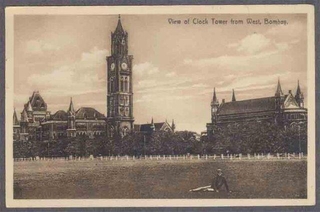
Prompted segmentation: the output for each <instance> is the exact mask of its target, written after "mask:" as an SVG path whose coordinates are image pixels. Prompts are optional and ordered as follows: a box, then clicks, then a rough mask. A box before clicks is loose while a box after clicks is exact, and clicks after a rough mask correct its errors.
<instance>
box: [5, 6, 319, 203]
mask: <svg viewBox="0 0 320 212" xmlns="http://www.w3.org/2000/svg"><path fill="white" fill-rule="evenodd" d="M230 13H231V14H267V13H268V14H276V13H278V14H291V13H300V14H301V13H306V14H308V22H307V24H308V27H307V29H308V77H307V78H308V181H307V185H308V192H307V196H308V198H307V199H214V201H213V199H174V200H173V199H172V200H171V199H81V200H80V199H77V200H71V199H54V200H51V199H50V200H16V199H13V145H12V142H13V139H12V138H13V132H12V126H13V123H12V122H13V120H12V114H13V74H14V73H13V70H14V69H13V49H14V48H13V47H14V42H13V35H14V15H17V14H19V15H22V14H23V15H28V14H29V15H36V14H38V15H92V14H94V15H114V14H140V15H142V14H145V15H146V14H230ZM5 18H6V27H5V28H6V32H5V35H6V73H5V76H6V79H5V87H6V101H5V102H6V143H5V146H6V154H5V155H6V157H5V158H6V206H7V207H16V208H21V207H34V208H35V207H217V206H287V205H291V206H293V205H294V206H302V205H314V204H315V192H316V189H315V182H316V178H315V41H314V39H315V29H314V27H315V24H314V6H313V5H259V6H257V5H250V6H249V5H247V6H244V5H240V6H230V5H229V6H99V7H98V6H94V7H88V6H87V7H7V8H6V10H5Z"/></svg>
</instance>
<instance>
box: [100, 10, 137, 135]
mask: <svg viewBox="0 0 320 212" xmlns="http://www.w3.org/2000/svg"><path fill="white" fill-rule="evenodd" d="M106 59H107V133H108V136H109V137H113V136H115V135H120V136H125V135H126V134H127V133H128V132H129V131H131V130H133V122H134V117H133V88H132V59H133V56H132V55H128V33H127V32H126V31H124V29H123V27H122V24H121V20H120V15H119V20H118V25H117V28H116V30H115V31H114V32H113V33H112V32H111V56H108V57H107V58H106Z"/></svg>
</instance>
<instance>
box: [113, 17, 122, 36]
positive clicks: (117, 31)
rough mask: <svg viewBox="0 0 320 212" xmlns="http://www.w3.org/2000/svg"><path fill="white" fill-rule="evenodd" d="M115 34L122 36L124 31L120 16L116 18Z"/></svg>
mask: <svg viewBox="0 0 320 212" xmlns="http://www.w3.org/2000/svg"><path fill="white" fill-rule="evenodd" d="M114 33H115V34H117V33H119V34H124V30H123V27H122V24H121V17H120V14H119V16H118V24H117V28H116V30H115V32H114Z"/></svg>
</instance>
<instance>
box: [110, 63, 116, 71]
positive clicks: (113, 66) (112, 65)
mask: <svg viewBox="0 0 320 212" xmlns="http://www.w3.org/2000/svg"><path fill="white" fill-rule="evenodd" d="M115 67H116V65H115V64H114V63H112V64H111V70H112V71H113V70H114V68H115Z"/></svg>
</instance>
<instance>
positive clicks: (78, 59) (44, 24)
mask: <svg viewBox="0 0 320 212" xmlns="http://www.w3.org/2000/svg"><path fill="white" fill-rule="evenodd" d="M250 17H252V18H254V19H259V18H260V19H263V18H272V19H278V18H279V19H284V20H287V21H288V23H289V24H288V25H286V26H283V25H264V24H262V25H247V24H244V25H231V24H228V25H212V24H208V25H193V24H189V25H184V24H182V25H170V24H169V23H168V18H173V19H181V20H184V19H187V18H190V19H193V18H201V19H203V18H207V19H208V20H209V21H211V18H216V19H227V20H230V19H231V18H233V19H244V20H245V19H246V18H248V16H246V15H217V14H211V15H123V16H121V20H122V25H123V27H124V29H125V30H126V31H127V32H128V33H129V39H128V40H129V54H131V55H133V57H134V60H133V63H134V67H133V80H134V82H133V83H134V84H133V90H134V117H135V123H137V124H140V123H146V122H150V120H151V117H153V119H154V121H155V122H161V121H164V120H165V119H167V120H168V121H169V122H171V120H172V119H174V120H175V123H176V126H177V130H192V131H196V132H201V131H204V130H205V129H206V123H208V122H210V119H211V117H210V102H211V99H212V91H213V87H216V92H217V97H218V99H219V101H220V102H221V100H222V99H223V98H224V99H226V101H230V100H231V96H232V89H235V93H236V98H237V100H244V99H250V98H260V97H267V96H273V95H274V92H275V88H276V83H277V79H278V77H279V78H280V81H281V85H282V89H283V91H284V93H288V90H290V89H291V90H292V91H293V92H294V93H295V91H296V87H297V81H298V80H300V86H301V88H302V91H303V93H304V95H305V97H307V87H306V86H307V29H306V16H305V15H294V14H292V15H272V16H271V15H269V16H268V15H250ZM117 21H118V17H117V16H115V15H110V16H103V15H99V16H98V15H91V16H89V15H86V16H71V15H59V16H58V15H50V16H43V15H38V16H32V15H27V16H26V15H25V16H22V15H21V16H18V15H16V16H15V22H14V92H15V98H14V106H15V108H16V110H17V112H19V113H20V112H21V111H22V109H23V104H24V103H26V102H27V101H28V97H29V96H31V94H32V92H33V91H34V90H39V92H40V94H41V95H42V97H43V98H44V100H45V101H46V102H47V104H48V110H49V111H51V112H52V113H54V112H56V111H57V110H60V109H63V110H67V109H68V105H69V101H70V97H72V98H73V102H74V104H75V108H76V109H78V108H79V107H82V106H90V107H94V108H96V109H97V110H98V111H100V112H101V113H104V114H106V93H107V90H106V89H107V87H106V65H107V64H106V60H105V58H106V56H109V55H110V48H111V47H110V37H111V35H110V34H111V31H114V30H115V28H116V25H117ZM305 102H306V100H305Z"/></svg>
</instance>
